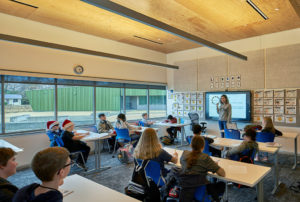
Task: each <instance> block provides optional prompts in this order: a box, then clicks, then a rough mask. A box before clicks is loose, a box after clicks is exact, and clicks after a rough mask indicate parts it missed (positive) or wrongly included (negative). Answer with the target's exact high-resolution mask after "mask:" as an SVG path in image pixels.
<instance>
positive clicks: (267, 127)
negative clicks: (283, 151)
mask: <svg viewBox="0 0 300 202" xmlns="http://www.w3.org/2000/svg"><path fill="white" fill-rule="evenodd" d="M262 127H263V129H262V130H261V132H267V133H273V134H274V135H275V136H282V132H280V131H279V130H276V129H275V128H274V125H273V121H272V119H271V117H269V116H265V117H264V118H263V121H262Z"/></svg>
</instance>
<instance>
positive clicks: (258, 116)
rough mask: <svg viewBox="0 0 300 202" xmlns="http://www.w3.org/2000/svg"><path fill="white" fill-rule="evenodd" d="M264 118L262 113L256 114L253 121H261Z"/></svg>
mask: <svg viewBox="0 0 300 202" xmlns="http://www.w3.org/2000/svg"><path fill="white" fill-rule="evenodd" d="M262 119H263V116H262V115H254V116H253V122H255V123H261V122H262Z"/></svg>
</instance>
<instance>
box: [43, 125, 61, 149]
mask: <svg viewBox="0 0 300 202" xmlns="http://www.w3.org/2000/svg"><path fill="white" fill-rule="evenodd" d="M62 132H63V131H62V129H61V128H60V127H59V122H58V121H48V122H47V129H46V134H47V135H48V137H49V139H50V147H54V146H59V147H63V146H64V143H63V141H62V140H61V133H62Z"/></svg>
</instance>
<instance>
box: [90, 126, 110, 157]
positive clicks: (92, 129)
mask: <svg viewBox="0 0 300 202" xmlns="http://www.w3.org/2000/svg"><path fill="white" fill-rule="evenodd" d="M90 131H91V132H93V133H98V128H97V126H96V125H93V126H92V127H90ZM108 139H109V138H106V139H105V141H106V144H107V147H108V152H110V145H109V142H108Z"/></svg>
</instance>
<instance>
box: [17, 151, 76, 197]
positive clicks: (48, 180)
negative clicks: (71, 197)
mask: <svg viewBox="0 0 300 202" xmlns="http://www.w3.org/2000/svg"><path fill="white" fill-rule="evenodd" d="M72 164H73V162H72V161H71V159H70V158H69V152H68V151H67V150H66V149H65V148H63V147H50V148H47V149H44V150H42V151H39V152H38V153H36V154H35V156H34V157H33V159H32V162H31V168H32V170H33V172H34V174H35V175H36V177H37V178H39V179H40V180H41V181H42V183H41V184H37V183H33V184H30V185H28V186H25V187H23V188H21V189H20V190H19V191H18V192H17V193H16V194H15V196H14V199H13V202H62V201H63V195H62V194H61V192H60V191H59V190H58V187H59V186H61V185H62V184H63V183H64V181H63V180H64V178H65V177H66V176H67V175H68V174H69V172H70V168H71V166H72Z"/></svg>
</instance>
